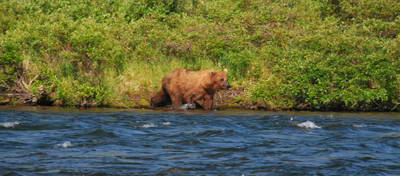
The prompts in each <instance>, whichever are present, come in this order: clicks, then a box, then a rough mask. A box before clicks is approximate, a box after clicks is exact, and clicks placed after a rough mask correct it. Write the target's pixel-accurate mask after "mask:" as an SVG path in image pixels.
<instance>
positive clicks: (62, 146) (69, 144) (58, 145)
mask: <svg viewBox="0 0 400 176" xmlns="http://www.w3.org/2000/svg"><path fill="white" fill-rule="evenodd" d="M56 147H59V148H68V147H72V143H71V142H69V141H65V142H64V143H62V144H57V145H56Z"/></svg>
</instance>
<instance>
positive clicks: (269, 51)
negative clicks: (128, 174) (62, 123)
mask: <svg viewBox="0 0 400 176" xmlns="http://www.w3.org/2000/svg"><path fill="white" fill-rule="evenodd" d="M399 15H400V2H399V1H397V0H377V1H372V0H357V1H355V0H298V1H287V0H214V1H204V0H161V1H157V0H138V1H129V0H121V1H114V0H103V1H95V0H94V1H89V0H75V1H71V0H58V1H51V0H5V1H0V92H19V93H28V94H30V95H32V96H35V97H41V96H47V98H48V99H49V101H51V102H52V103H53V104H56V105H68V106H128V107H132V106H145V105H148V103H147V102H146V101H144V100H147V99H148V98H149V97H150V95H151V93H152V92H155V91H157V90H158V89H159V86H160V80H161V78H162V77H163V76H164V75H165V74H166V73H168V72H169V71H171V70H173V69H175V68H178V67H184V68H189V69H194V70H199V69H216V70H222V69H225V68H227V69H228V70H229V72H230V76H231V83H232V84H233V85H234V86H235V87H241V88H243V89H244V92H245V94H243V97H240V98H238V97H236V98H235V99H236V100H238V101H239V100H240V101H239V102H237V103H248V104H267V105H268V106H270V107H272V108H273V109H310V110H365V111H370V110H374V111H399V110H400V106H398V104H399V103H400V60H399V59H400V58H399V57H400V49H399V48H400V37H399V35H398V34H399V33H400V16H399Z"/></svg>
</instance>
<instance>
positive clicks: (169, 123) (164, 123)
mask: <svg viewBox="0 0 400 176" xmlns="http://www.w3.org/2000/svg"><path fill="white" fill-rule="evenodd" d="M162 124H163V125H165V126H168V125H171V122H163V123H162Z"/></svg>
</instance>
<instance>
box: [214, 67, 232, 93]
mask: <svg viewBox="0 0 400 176" xmlns="http://www.w3.org/2000/svg"><path fill="white" fill-rule="evenodd" d="M211 82H212V83H213V89H214V90H218V89H229V88H231V86H230V85H229V83H228V72H226V71H212V72H211Z"/></svg>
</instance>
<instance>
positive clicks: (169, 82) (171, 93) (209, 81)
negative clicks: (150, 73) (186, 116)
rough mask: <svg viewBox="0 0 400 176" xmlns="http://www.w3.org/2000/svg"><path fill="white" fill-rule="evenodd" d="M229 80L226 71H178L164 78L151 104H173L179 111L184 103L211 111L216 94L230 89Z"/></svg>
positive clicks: (156, 105)
mask: <svg viewBox="0 0 400 176" xmlns="http://www.w3.org/2000/svg"><path fill="white" fill-rule="evenodd" d="M227 79H228V73H227V72H225V71H211V70H201V71H191V70H187V69H176V70H174V71H173V72H171V73H170V74H169V75H167V76H165V77H164V78H163V80H162V86H161V90H160V91H159V92H158V93H157V94H156V95H155V96H154V97H152V98H151V101H150V102H151V105H152V106H154V107H158V106H165V105H168V104H172V106H173V108H175V109H179V108H180V107H181V106H182V103H187V104H189V105H190V104H193V103H197V104H199V105H200V106H201V107H203V108H204V109H206V110H211V109H213V107H214V94H215V92H216V91H217V90H221V89H228V88H230V85H229V84H228V80H227Z"/></svg>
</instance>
